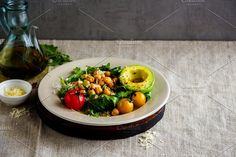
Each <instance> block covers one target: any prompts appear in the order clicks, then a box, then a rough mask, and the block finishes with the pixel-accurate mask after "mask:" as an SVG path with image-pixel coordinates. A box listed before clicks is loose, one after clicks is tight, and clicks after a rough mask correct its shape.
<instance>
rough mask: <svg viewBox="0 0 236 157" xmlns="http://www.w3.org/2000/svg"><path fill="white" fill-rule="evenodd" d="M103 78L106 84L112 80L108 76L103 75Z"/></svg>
mask: <svg viewBox="0 0 236 157" xmlns="http://www.w3.org/2000/svg"><path fill="white" fill-rule="evenodd" d="M103 80H104V82H105V83H106V84H111V83H113V82H112V79H111V78H110V77H105V78H104V79H103Z"/></svg>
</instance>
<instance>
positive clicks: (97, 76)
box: [94, 74, 102, 79]
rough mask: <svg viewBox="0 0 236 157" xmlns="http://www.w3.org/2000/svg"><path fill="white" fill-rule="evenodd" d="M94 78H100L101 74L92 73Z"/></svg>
mask: <svg viewBox="0 0 236 157" xmlns="http://www.w3.org/2000/svg"><path fill="white" fill-rule="evenodd" d="M94 78H96V79H101V78H102V75H101V74H97V75H94Z"/></svg>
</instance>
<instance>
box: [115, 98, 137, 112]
mask: <svg viewBox="0 0 236 157" xmlns="http://www.w3.org/2000/svg"><path fill="white" fill-rule="evenodd" d="M117 109H118V110H119V112H120V113H121V114H124V113H129V112H131V111H133V109H134V104H133V103H132V102H129V100H128V99H127V98H122V99H121V100H120V101H119V102H118V104H117Z"/></svg>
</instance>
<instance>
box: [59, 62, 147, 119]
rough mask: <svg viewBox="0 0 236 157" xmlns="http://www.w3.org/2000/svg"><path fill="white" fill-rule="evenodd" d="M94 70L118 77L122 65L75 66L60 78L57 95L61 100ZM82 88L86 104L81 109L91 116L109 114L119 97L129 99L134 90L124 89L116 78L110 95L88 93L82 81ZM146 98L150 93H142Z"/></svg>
mask: <svg viewBox="0 0 236 157" xmlns="http://www.w3.org/2000/svg"><path fill="white" fill-rule="evenodd" d="M95 71H101V72H105V71H109V72H110V75H111V78H117V79H118V78H119V75H120V73H121V71H122V67H121V66H118V67H114V68H112V67H111V65H110V63H108V64H105V65H102V66H87V67H86V69H85V70H83V69H81V68H79V67H76V68H74V69H73V71H72V72H71V73H70V74H69V76H68V77H67V78H65V79H64V78H60V83H61V88H60V90H59V91H58V96H59V97H60V98H61V100H62V101H63V98H64V96H65V94H66V92H67V91H68V90H71V89H76V88H77V86H78V85H77V83H76V82H82V81H84V77H85V76H86V75H88V74H89V75H90V74H91V75H92V74H93V73H94V72H95ZM82 85H83V88H84V89H85V90H84V95H85V98H86V104H85V106H84V107H83V109H82V112H83V113H85V114H88V115H91V116H109V113H110V112H111V110H112V109H114V107H116V105H117V103H118V101H119V100H120V99H121V98H128V99H131V96H132V94H133V93H134V92H135V91H132V90H128V89H126V88H125V87H124V86H123V85H122V84H121V83H120V82H119V79H118V80H117V82H116V84H115V85H114V86H113V87H112V91H113V93H112V94H111V95H106V94H104V93H101V94H96V93H95V94H91V93H89V92H88V91H89V87H88V86H87V84H86V83H82ZM106 86H107V85H106V84H104V85H103V86H102V89H105V88H106ZM144 94H145V96H146V98H147V100H148V99H150V96H151V93H150V92H148V93H144Z"/></svg>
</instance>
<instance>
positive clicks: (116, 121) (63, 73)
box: [38, 58, 170, 126]
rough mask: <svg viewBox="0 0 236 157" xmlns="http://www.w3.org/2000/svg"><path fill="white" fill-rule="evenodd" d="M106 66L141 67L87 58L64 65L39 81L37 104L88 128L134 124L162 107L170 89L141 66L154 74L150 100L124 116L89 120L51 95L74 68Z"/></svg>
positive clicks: (129, 62) (160, 77)
mask: <svg viewBox="0 0 236 157" xmlns="http://www.w3.org/2000/svg"><path fill="white" fill-rule="evenodd" d="M106 63H111V66H112V67H115V66H122V67H123V66H126V65H132V64H140V65H144V64H143V63H140V62H138V61H134V60H128V59H123V58H91V59H83V60H77V61H73V62H70V63H67V64H64V65H62V66H59V67H58V68H56V69H54V70H53V71H51V72H49V73H48V74H47V75H46V76H45V77H44V78H43V80H42V81H41V83H40V85H39V89H38V96H39V100H40V102H41V103H42V105H43V106H44V107H45V108H46V109H47V110H48V111H49V112H51V113H52V114H54V115H56V116H57V117H60V118H62V119H64V120H67V121H70V122H74V123H77V124H83V125H89V126H112V125H122V124H127V123H131V122H136V121H139V120H141V119H144V118H146V117H148V116H150V115H152V114H154V113H156V112H157V111H158V110H160V109H161V108H162V107H163V106H164V105H165V104H166V102H167V100H168V98H169V94H170V87H169V84H168V82H167V80H166V78H165V77H164V76H163V75H162V74H161V73H160V72H158V71H157V70H155V69H153V68H151V67H150V66H148V65H145V66H148V67H149V68H151V69H152V70H153V71H154V73H155V77H156V78H155V79H156V81H155V84H154V88H153V90H152V99H151V100H149V101H148V102H147V104H145V105H144V106H142V107H140V108H138V109H137V110H135V111H133V112H131V113H128V114H124V115H119V116H113V117H92V116H88V115H85V114H83V113H80V112H77V111H74V110H71V109H67V108H66V107H65V106H64V105H63V104H62V103H61V101H60V99H59V97H58V96H57V95H56V94H55V86H57V85H59V78H60V77H64V78H66V77H67V76H68V74H69V73H70V72H71V71H72V70H73V69H74V68H75V67H81V68H85V67H86V65H93V66H94V65H102V64H106Z"/></svg>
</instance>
